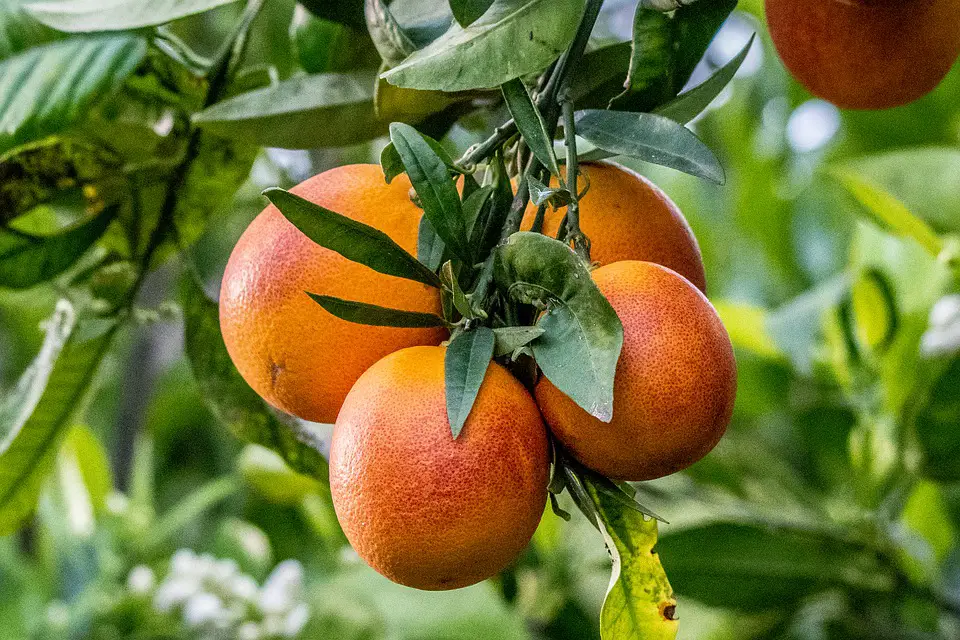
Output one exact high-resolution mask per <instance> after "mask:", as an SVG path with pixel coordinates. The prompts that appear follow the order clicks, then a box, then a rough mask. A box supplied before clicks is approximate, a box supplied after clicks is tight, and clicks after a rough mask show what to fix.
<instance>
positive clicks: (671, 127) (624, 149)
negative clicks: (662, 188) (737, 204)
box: [576, 109, 725, 184]
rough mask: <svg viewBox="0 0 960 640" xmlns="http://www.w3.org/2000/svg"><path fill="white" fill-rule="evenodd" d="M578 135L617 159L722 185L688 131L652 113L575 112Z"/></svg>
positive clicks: (714, 164)
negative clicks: (623, 157) (663, 167)
mask: <svg viewBox="0 0 960 640" xmlns="http://www.w3.org/2000/svg"><path fill="white" fill-rule="evenodd" d="M576 123H577V135H579V136H582V137H583V138H585V139H586V140H587V141H589V142H591V143H592V144H594V145H596V146H597V147H600V148H601V149H603V150H604V151H608V152H610V153H613V154H617V155H625V156H630V157H633V158H637V159H639V160H644V161H646V162H652V163H653V164H659V165H662V166H665V167H670V168H671V169H676V170H678V171H683V172H684V173H689V174H690V175H693V176H697V177H699V178H704V179H706V180H710V181H711V182H715V183H717V184H723V183H724V180H725V178H724V172H723V167H722V166H721V165H720V161H719V160H717V157H716V156H715V155H714V154H713V152H712V151H711V150H710V149H709V147H707V146H706V145H705V144H703V142H701V141H700V139H699V138H697V136H695V135H694V134H693V132H691V131H690V130H689V129H687V128H686V127H684V126H682V125H680V124H679V123H677V122H674V121H673V120H671V119H669V118H665V117H663V116H660V115H656V114H652V113H627V112H624V111H603V110H593V109H591V110H586V111H579V112H577V121H576Z"/></svg>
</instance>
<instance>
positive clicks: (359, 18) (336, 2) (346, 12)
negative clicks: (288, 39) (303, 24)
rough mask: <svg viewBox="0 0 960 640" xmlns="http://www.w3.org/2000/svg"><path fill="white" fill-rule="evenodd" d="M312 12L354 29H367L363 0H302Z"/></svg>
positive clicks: (301, 2)
mask: <svg viewBox="0 0 960 640" xmlns="http://www.w3.org/2000/svg"><path fill="white" fill-rule="evenodd" d="M300 4H302V5H303V6H305V7H306V8H307V10H308V11H310V13H312V14H313V15H315V16H317V17H318V18H323V19H324V20H329V21H331V22H338V23H340V24H345V25H348V26H350V27H353V28H354V29H366V27H367V23H366V20H365V19H364V15H363V0H300Z"/></svg>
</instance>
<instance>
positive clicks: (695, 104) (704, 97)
mask: <svg viewBox="0 0 960 640" xmlns="http://www.w3.org/2000/svg"><path fill="white" fill-rule="evenodd" d="M755 39H756V34H754V35H752V36H750V40H749V41H748V42H747V44H746V45H744V47H743V49H741V50H740V53H738V54H737V55H736V56H734V57H733V59H731V60H730V62H728V63H727V64H725V65H723V66H722V67H720V68H719V69H717V70H716V71H714V72H713V75H711V76H710V77H709V78H707V79H706V80H704V81H703V82H702V83H701V84H699V85H697V86H696V87H694V88H692V89H690V90H688V91H684V92H683V93H681V94H680V95H678V96H677V97H676V98H674V99H673V100H671V101H670V102H668V103H666V104H665V105H663V106H660V107H657V109H656V110H655V111H654V113H658V114H660V115H661V116H666V117H667V118H670V119H671V120H676V121H677V122H679V123H681V124H686V123H688V122H690V121H691V120H693V119H694V118H696V117H697V116H698V115H700V113H702V112H703V110H704V109H706V108H707V107H708V106H710V103H711V102H713V100H714V99H715V98H716V97H717V96H718V95H720V92H721V91H723V89H724V88H725V87H726V86H727V85H728V84H729V83H730V81H731V80H733V77H734V76H735V75H736V74H737V70H738V69H740V65H742V64H743V61H744V60H746V58H747V54H748V53H749V52H750V47H751V46H752V45H753V41H754V40H755Z"/></svg>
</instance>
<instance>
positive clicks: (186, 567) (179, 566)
mask: <svg viewBox="0 0 960 640" xmlns="http://www.w3.org/2000/svg"><path fill="white" fill-rule="evenodd" d="M196 565H197V556H196V555H195V554H194V553H193V551H191V550H190V549H178V550H177V552H176V553H174V554H173V557H172V558H170V571H171V572H172V573H178V574H181V575H190V574H193V573H196Z"/></svg>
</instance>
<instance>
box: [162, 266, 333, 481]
mask: <svg viewBox="0 0 960 640" xmlns="http://www.w3.org/2000/svg"><path fill="white" fill-rule="evenodd" d="M180 301H181V304H182V305H183V316H184V341H185V351H186V353H187V357H188V358H189V360H190V367H191V368H192V369H193V375H194V377H195V378H196V379H197V384H198V385H199V387H200V391H201V393H202V395H203V399H204V402H205V403H206V404H207V406H208V407H209V408H210V410H211V411H212V412H213V414H214V416H216V417H217V419H218V420H219V421H220V422H221V423H222V424H223V425H224V426H226V427H227V428H228V429H230V432H231V433H233V434H234V435H235V436H236V437H237V438H239V439H240V440H243V441H244V442H252V443H254V444H259V445H261V446H264V447H267V448H269V449H272V450H273V451H275V452H277V453H278V454H280V456H281V457H283V459H284V460H285V461H286V463H287V464H288V465H290V467H291V468H292V469H294V470H295V471H297V472H299V473H303V474H305V475H310V476H313V477H315V478H317V479H319V480H322V481H323V482H326V481H327V461H326V459H325V458H324V457H323V455H322V454H321V453H320V452H321V450H322V446H323V445H322V442H321V440H320V438H319V437H318V435H317V434H315V433H314V432H312V431H310V430H309V429H308V428H307V427H305V426H303V425H302V424H301V423H300V422H298V421H297V420H294V419H293V418H289V417H286V416H282V417H281V416H280V415H279V414H275V413H273V412H272V411H270V410H269V409H268V407H267V405H266V403H265V402H264V401H263V400H262V399H261V398H260V396H258V395H257V394H256V392H254V391H253V389H251V388H250V387H249V386H248V385H247V383H246V382H244V381H243V378H241V377H240V374H239V373H237V370H236V368H235V367H234V365H233V362H232V361H231V360H230V355H229V354H228V353H227V347H226V346H225V345H224V343H223V336H222V335H221V333H220V315H219V312H218V310H217V305H216V303H214V302H212V301H211V300H209V299H208V298H207V296H206V294H205V293H204V292H203V290H202V289H201V288H200V287H199V286H198V285H197V283H196V282H195V281H194V279H193V278H192V277H190V276H189V275H187V276H184V278H183V279H182V281H181V287H180Z"/></svg>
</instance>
